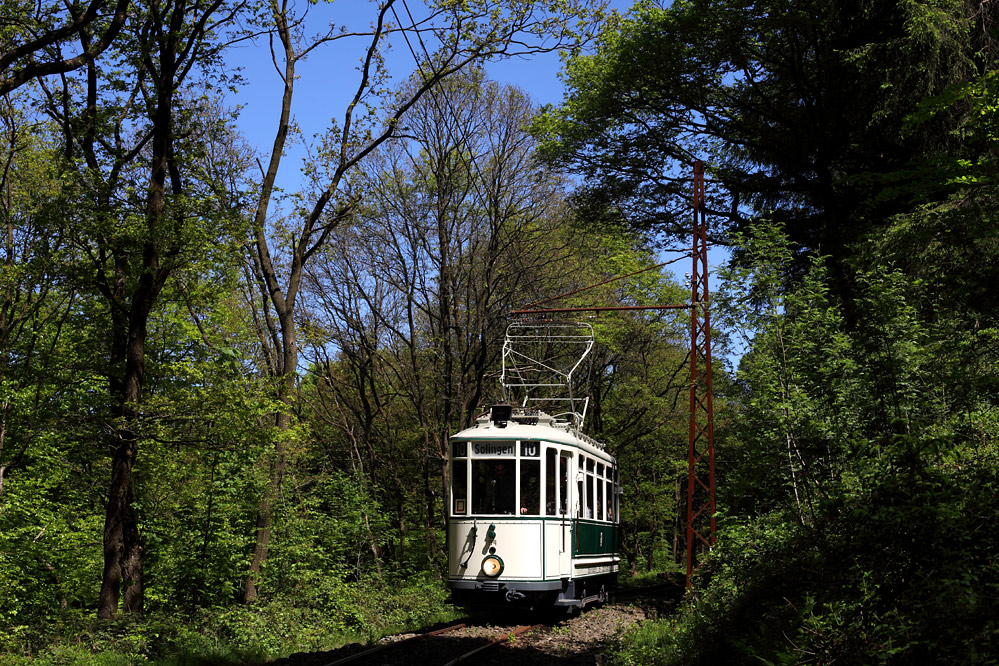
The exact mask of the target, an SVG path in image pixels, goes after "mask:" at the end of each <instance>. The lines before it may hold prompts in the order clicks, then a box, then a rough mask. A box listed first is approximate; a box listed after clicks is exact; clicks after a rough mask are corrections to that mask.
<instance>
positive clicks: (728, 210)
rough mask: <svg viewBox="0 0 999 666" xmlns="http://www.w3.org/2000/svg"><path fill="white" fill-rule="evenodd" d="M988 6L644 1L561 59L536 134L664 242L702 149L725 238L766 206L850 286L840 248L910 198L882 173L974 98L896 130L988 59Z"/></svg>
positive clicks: (927, 146)
mask: <svg viewBox="0 0 999 666" xmlns="http://www.w3.org/2000/svg"><path fill="white" fill-rule="evenodd" d="M993 12H994V10H993V9H992V8H991V7H990V6H989V5H988V4H987V3H979V2H965V1H964V0H950V1H948V2H945V3H923V2H916V3H909V2H889V3H885V2H863V1H861V2H852V1H837V2H805V3H794V4H787V3H779V2H763V3H759V2H757V3H747V2H741V1H738V0H736V1H732V2H729V1H727V0H724V1H718V0H692V1H690V2H682V3H674V4H673V5H671V6H670V7H668V8H662V7H660V6H658V5H657V4H656V3H654V2H639V3H638V4H637V5H636V6H635V8H634V9H633V10H632V13H631V14H630V15H629V16H628V17H626V18H620V17H616V18H614V19H613V20H611V21H610V22H608V24H607V26H606V28H605V30H604V32H603V33H602V35H601V38H600V42H599V45H598V48H597V50H596V52H595V53H594V54H592V55H585V54H578V55H575V56H574V57H572V58H571V59H570V60H569V62H568V63H567V66H566V77H567V81H568V86H569V93H568V95H567V98H566V101H565V103H564V104H563V105H562V106H561V107H559V108H557V109H552V110H550V111H549V113H548V114H547V115H546V116H545V117H544V118H543V119H542V120H541V121H539V122H538V123H537V125H536V128H537V131H539V132H541V133H542V134H543V136H545V138H546V152H547V154H548V155H549V157H550V158H551V159H554V160H556V161H558V162H559V163H560V164H565V165H567V166H569V167H571V168H572V169H574V170H575V171H577V172H578V173H580V174H581V175H583V176H584V177H585V178H586V185H587V187H586V190H585V196H582V197H581V199H582V200H583V201H584V202H586V203H588V205H589V206H591V207H592V208H593V209H594V210H598V211H599V210H603V209H605V208H606V207H607V206H612V207H615V208H616V209H618V210H620V211H621V213H622V214H623V215H624V216H625V217H626V219H627V220H628V221H629V222H630V223H631V224H632V225H633V226H634V227H636V228H639V229H654V230H657V231H663V232H665V233H666V234H667V235H668V236H675V235H677V234H680V233H682V232H683V231H684V229H685V226H686V225H684V224H683V223H682V222H683V219H684V217H683V215H684V211H685V210H686V206H687V204H686V202H687V199H688V198H689V195H688V189H689V188H688V185H687V183H686V180H685V177H686V176H687V174H686V171H687V169H689V165H690V163H691V162H692V161H693V159H695V158H701V159H705V160H706V161H707V163H708V164H709V169H710V172H711V176H712V178H714V179H715V180H716V181H717V182H718V183H719V184H720V186H721V187H722V188H723V189H722V190H721V191H719V192H718V193H717V197H716V198H715V199H714V200H713V202H711V207H712V208H713V210H712V211H711V212H712V213H714V214H715V215H716V216H717V217H716V218H715V219H717V220H718V221H720V222H723V225H724V226H723V228H722V229H720V230H719V232H720V233H717V234H716V235H717V236H718V237H719V238H723V237H724V229H725V228H735V229H740V228H745V226H746V224H747V222H748V221H749V220H752V219H753V218H755V217H758V216H765V217H766V218H767V219H769V220H771V221H772V222H774V223H775V224H780V225H782V226H783V228H785V229H786V232H787V234H788V236H789V237H790V239H791V240H792V242H793V243H795V244H796V246H797V247H799V248H802V249H805V250H820V251H821V252H823V253H826V254H829V255H830V269H831V270H832V272H833V276H834V283H837V282H838V283H839V284H840V287H844V284H843V281H844V280H846V273H845V268H844V263H843V262H844V261H845V258H846V256H847V255H848V254H849V252H850V250H849V248H850V247H851V246H852V245H853V244H855V243H856V242H857V241H858V240H860V239H861V238H862V237H863V235H864V233H865V232H867V231H868V230H870V229H872V228H873V227H874V226H876V225H878V224H881V222H882V221H883V220H884V219H885V218H886V217H887V216H889V215H891V214H896V213H900V212H903V211H905V210H908V209H910V208H911V206H912V203H913V202H912V200H911V198H908V197H906V196H903V195H902V193H900V192H895V195H894V196H887V195H888V194H889V193H887V192H885V191H883V185H884V179H885V178H886V177H890V176H891V175H892V174H894V173H895V172H896V171H897V170H899V169H900V168H902V167H903V166H904V165H906V164H908V163H909V162H911V161H912V160H914V159H916V158H919V157H920V156H925V155H928V154H931V153H934V152H939V151H941V150H945V149H946V148H947V146H952V145H954V144H955V142H956V141H958V140H959V139H958V137H956V136H955V135H954V134H950V133H948V132H949V130H951V129H954V128H957V127H959V126H960V124H961V123H962V122H963V121H964V119H966V118H967V117H968V111H969V109H967V108H952V109H949V110H948V113H941V114H939V115H938V116H936V117H935V118H934V119H933V122H927V123H925V124H923V125H922V126H920V127H918V129H914V130H913V131H911V132H908V133H907V134H906V135H905V136H904V137H902V136H901V132H902V129H903V125H904V122H905V119H906V117H907V116H908V115H909V114H911V113H912V112H913V111H915V110H916V108H917V105H918V103H919V102H920V100H922V99H923V98H925V97H926V96H928V95H934V94H940V93H942V92H943V91H944V90H946V89H947V88H948V86H950V85H951V84H954V83H958V82H962V81H968V80H970V79H971V78H973V77H974V76H975V74H976V73H977V72H980V71H981V69H982V68H983V67H984V66H985V65H986V63H987V62H989V61H990V59H991V57H992V55H993V53H994V50H995V46H994V43H993V42H992V41H990V34H991V31H992V30H993V28H992V24H991V19H992V16H993ZM805 263H807V262H804V263H802V264H800V265H799V272H800V270H803V267H804V265H805Z"/></svg>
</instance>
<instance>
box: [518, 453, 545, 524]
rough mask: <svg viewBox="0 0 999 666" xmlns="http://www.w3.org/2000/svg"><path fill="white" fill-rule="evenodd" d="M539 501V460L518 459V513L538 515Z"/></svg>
mask: <svg viewBox="0 0 999 666" xmlns="http://www.w3.org/2000/svg"><path fill="white" fill-rule="evenodd" d="M540 503H541V461H540V460H521V461H520V514H521V515H522V516H536V515H538V507H539V505H540Z"/></svg>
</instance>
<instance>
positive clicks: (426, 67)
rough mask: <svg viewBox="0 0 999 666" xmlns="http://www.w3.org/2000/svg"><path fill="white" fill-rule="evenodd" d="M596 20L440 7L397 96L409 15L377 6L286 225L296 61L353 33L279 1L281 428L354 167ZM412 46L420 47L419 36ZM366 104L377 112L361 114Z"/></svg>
mask: <svg viewBox="0 0 999 666" xmlns="http://www.w3.org/2000/svg"><path fill="white" fill-rule="evenodd" d="M588 16H589V3H588V2H585V1H579V2H571V3H568V4H566V3H561V2H525V3H522V2H505V1H502V0H478V1H477V2H470V3H462V4H461V5H455V4H453V3H441V4H439V5H433V6H432V7H431V14H430V16H429V17H427V18H426V19H421V20H420V21H419V22H414V23H411V24H410V25H409V26H408V27H406V28H405V30H404V31H403V32H404V33H405V36H406V37H409V36H410V35H412V36H413V37H412V38H411V39H415V40H416V41H417V43H419V44H420V45H421V47H423V48H425V46H424V42H423V38H424V36H426V35H430V34H433V35H437V36H439V40H438V41H437V42H436V43H435V44H436V46H437V48H436V50H435V52H434V54H433V55H430V54H429V53H426V52H425V54H424V56H416V58H417V64H418V66H419V69H420V77H419V78H418V80H417V84H416V85H415V86H413V87H412V88H409V89H406V90H405V91H404V92H403V94H401V95H399V96H398V97H395V98H392V97H391V96H390V95H389V94H388V91H387V90H385V89H384V87H383V81H384V79H385V75H386V73H385V70H384V63H383V61H382V53H383V50H384V48H385V46H386V43H385V42H386V38H387V36H388V35H389V34H390V32H392V29H391V27H390V25H389V21H390V19H391V18H396V21H397V23H399V24H400V25H401V24H402V21H401V20H400V19H398V14H397V12H396V10H395V3H394V1H392V0H389V1H388V2H385V3H384V4H383V5H382V6H381V7H380V8H379V10H378V13H377V15H376V18H375V20H374V22H373V27H372V30H371V32H370V33H367V34H366V35H365V36H366V37H367V38H368V40H369V41H368V43H367V47H366V48H365V52H364V56H363V58H362V63H361V67H360V80H359V81H358V87H357V90H356V91H355V93H354V94H353V96H352V98H351V100H350V102H348V104H347V108H346V109H345V110H344V112H343V116H342V118H343V119H342V124H341V125H339V126H334V127H331V128H330V129H329V131H328V132H327V133H326V135H325V136H324V137H323V141H322V150H321V153H320V154H321V159H320V160H318V161H317V163H316V166H317V167H318V168H317V169H315V170H313V171H312V187H311V189H308V190H306V191H304V192H301V193H300V196H301V201H302V202H303V203H301V204H300V205H297V206H296V207H295V209H294V210H293V211H292V212H291V213H290V215H289V218H288V219H282V220H280V223H278V222H277V221H276V220H275V219H274V216H275V212H276V211H275V210H274V209H275V208H276V202H275V198H276V197H275V192H274V186H275V182H276V179H277V175H278V171H279V168H280V166H281V161H282V157H283V154H284V149H285V146H286V142H287V140H288V133H289V129H290V126H291V104H292V100H293V97H294V82H295V70H296V66H297V64H298V63H299V62H300V61H301V60H302V59H303V58H305V57H306V56H307V55H309V54H310V53H311V52H313V51H314V50H315V49H316V48H317V47H318V46H320V45H322V44H323V43H326V42H328V41H331V40H333V39H339V38H342V37H347V36H352V35H350V34H346V35H344V34H337V33H336V32H335V31H333V30H331V31H330V32H329V33H327V34H325V35H322V36H320V37H319V38H317V39H315V40H311V41H310V40H306V39H305V38H304V37H303V35H302V34H301V30H300V25H301V24H300V20H299V19H298V18H297V17H296V16H295V14H294V12H293V10H292V9H291V8H290V7H289V6H288V4H287V3H281V4H277V3H275V4H272V5H271V6H270V12H269V14H268V19H267V20H268V22H269V26H270V29H271V30H272V33H271V34H272V35H273V36H274V37H275V38H276V39H277V41H278V42H279V43H280V49H275V51H274V53H275V67H276V69H277V70H278V72H280V74H281V77H282V80H283V82H284V90H283V93H282V98H281V113H280V119H279V121H278V126H277V128H276V131H275V135H274V142H273V145H272V148H271V152H270V156H269V158H268V160H267V167H266V169H264V170H263V173H262V177H261V181H260V187H259V198H258V201H257V207H256V210H255V212H254V219H253V221H252V235H251V238H250V243H249V244H248V248H249V250H250V256H249V257H248V260H249V264H250V266H252V279H253V280H254V281H255V283H256V284H255V287H256V291H257V293H256V294H255V298H256V299H258V302H259V305H258V306H256V307H257V309H256V312H257V315H258V323H259V330H260V339H261V342H262V345H263V348H264V350H265V351H264V354H263V356H264V358H266V359H267V362H268V366H267V371H268V372H269V373H270V374H271V375H272V376H274V378H275V380H276V382H277V396H278V399H279V402H281V403H283V404H284V405H285V406H286V407H285V408H284V409H282V410H281V411H279V412H278V413H277V414H275V416H274V426H275V428H276V429H277V430H278V431H281V432H288V431H289V430H290V429H291V426H292V421H293V420H292V418H291V414H290V409H291V405H292V402H293V400H294V392H295V384H296V380H297V369H298V357H299V341H298V333H297V328H296V321H295V315H296V312H297V310H296V308H297V304H298V298H299V293H300V289H301V286H302V279H303V275H304V268H305V266H306V264H307V263H308V262H309V261H311V260H312V258H313V257H314V256H315V254H316V253H317V251H319V249H320V248H322V247H323V246H324V244H325V243H326V242H327V241H328V240H329V239H330V235H331V234H332V232H333V231H334V229H336V228H337V226H338V225H339V224H340V223H341V222H342V221H343V220H345V219H347V218H348V217H349V216H350V215H351V214H352V213H353V211H354V210H355V208H356V207H357V206H358V204H359V203H360V202H359V200H358V198H357V197H358V193H357V192H356V191H355V190H354V189H353V187H352V185H351V182H350V175H351V173H352V172H353V171H354V169H356V167H357V166H358V165H359V164H360V163H361V162H362V161H363V160H364V159H365V158H366V157H367V156H368V155H370V154H371V153H372V152H373V151H374V150H375V149H377V148H378V146H380V145H381V144H383V143H384V142H386V141H387V140H389V139H390V138H392V137H393V136H395V135H396V134H397V132H398V127H399V124H400V121H401V119H402V117H403V115H404V114H405V113H406V112H407V111H408V110H409V109H410V108H412V107H413V106H414V105H415V104H416V103H417V102H418V101H419V100H420V99H421V98H422V97H423V96H424V95H426V94H427V93H428V91H430V90H432V89H433V88H434V87H435V86H436V85H438V84H439V83H440V82H441V81H443V80H445V79H447V78H448V77H449V76H451V75H453V74H454V73H456V72H458V71H460V70H462V69H463V68H465V67H466V66H468V65H470V64H473V63H476V62H481V61H483V60H485V59H488V58H498V57H510V56H514V55H526V54H529V53H534V52H538V51H550V50H555V49H558V48H560V46H562V45H564V44H567V43H571V42H574V41H575V40H576V33H575V30H576V29H577V26H576V25H575V23H576V21H579V20H580V19H583V20H585V19H587V18H588ZM410 45H411V47H413V42H410ZM414 55H415V50H414ZM379 104H384V105H385V112H384V114H383V115H382V116H381V118H380V119H379V118H378V116H377V115H376V114H375V113H374V110H375V109H376V108H377V107H378V105H379ZM365 109H367V110H370V111H372V113H370V114H367V115H363V114H361V113H360V112H361V111H362V110H365ZM278 227H280V233H277V228H278ZM282 238H283V239H284V241H283V242H282V240H281V239H282ZM275 442H276V445H275V451H274V455H273V457H272V459H271V461H270V470H271V475H270V481H269V483H268V485H267V488H266V489H265V491H264V493H263V496H262V498H261V501H260V507H259V510H258V513H257V524H256V535H257V538H256V545H255V547H254V552H253V558H252V561H251V564H250V572H249V575H248V576H247V579H246V588H245V589H246V591H245V594H244V599H245V601H247V602H249V601H252V600H254V599H255V598H256V597H257V595H258V592H257V584H256V579H257V577H258V575H259V573H260V570H261V567H262V566H263V563H264V561H265V560H266V559H267V548H268V543H269V540H270V530H271V523H272V517H271V514H272V510H273V502H274V500H275V498H276V497H277V495H278V492H279V489H280V486H281V483H282V479H283V477H284V474H285V470H286V467H287V459H286V449H285V444H284V441H283V439H282V437H277V438H276V439H275Z"/></svg>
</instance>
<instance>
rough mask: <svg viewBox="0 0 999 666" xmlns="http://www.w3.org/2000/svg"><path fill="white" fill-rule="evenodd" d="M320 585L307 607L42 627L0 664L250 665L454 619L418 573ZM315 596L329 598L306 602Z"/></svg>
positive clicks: (212, 610)
mask: <svg viewBox="0 0 999 666" xmlns="http://www.w3.org/2000/svg"><path fill="white" fill-rule="evenodd" d="M330 578H333V580H334V581H335V577H330ZM320 587H321V588H322V589H321V590H318V591H317V592H316V593H315V595H314V596H313V597H312V599H311V601H310V600H309V599H305V598H303V596H302V595H301V594H294V595H289V596H283V597H280V598H277V599H274V600H272V601H270V602H268V603H265V604H260V605H255V606H251V607H241V606H232V605H227V606H203V607H200V608H197V609H193V610H191V611H188V612H177V611H157V612H154V613H151V614H150V615H149V616H148V617H147V618H145V619H138V618H130V619H128V620H124V621H118V622H111V623H106V622H101V623H97V622H94V621H93V620H92V619H89V618H83V617H79V616H78V617H75V618H73V619H72V620H64V621H63V622H61V623H60V624H58V625H57V626H54V627H49V628H47V630H46V632H45V634H44V635H39V636H35V637H34V638H31V639H29V637H22V638H21V640H17V641H9V642H7V643H6V648H7V649H6V650H5V654H3V655H0V666H19V665H20V664H28V663H30V664H40V665H43V666H45V665H48V664H51V665H52V666H55V665H56V664H80V665H81V666H82V665H83V664H87V665H91V664H94V665H100V664H110V665H117V664H132V663H137V662H148V663H152V664H159V665H161V666H200V665H207V664H255V663H263V662H265V661H269V660H272V659H275V658H278V657H283V656H287V655H289V654H291V653H294V652H302V651H318V650H331V649H334V648H337V647H340V646H342V645H344V644H346V643H350V642H357V641H360V642H368V641H372V640H377V639H378V638H380V637H381V636H383V635H387V634H390V633H397V632H400V631H411V630H414V629H419V628H422V627H424V626H429V625H432V624H434V623H437V622H442V621H446V620H451V619H453V618H454V617H456V616H457V612H456V611H455V610H454V609H452V608H451V607H450V606H448V605H447V604H446V597H447V592H446V590H444V588H443V587H442V586H441V585H440V584H439V582H438V581H437V580H436V579H434V578H433V577H430V576H426V575H419V576H414V577H410V578H408V579H406V580H402V579H399V580H395V579H387V580H379V579H366V580H364V581H361V582H359V583H354V584H349V585H345V584H338V583H336V582H334V583H333V584H327V585H320ZM321 595H323V596H325V595H330V598H328V599H324V600H323V601H322V602H321V603H312V602H313V601H317V600H318V598H319V597H320V596H321ZM337 609H340V610H339V611H337Z"/></svg>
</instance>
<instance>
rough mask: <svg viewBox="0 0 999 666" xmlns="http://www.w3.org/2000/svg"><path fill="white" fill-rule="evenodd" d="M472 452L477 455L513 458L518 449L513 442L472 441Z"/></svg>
mask: <svg viewBox="0 0 999 666" xmlns="http://www.w3.org/2000/svg"><path fill="white" fill-rule="evenodd" d="M472 452H473V453H474V454H475V455H477V456H490V457H494V458H513V457H514V455H515V452H516V450H515V449H514V446H513V442H472Z"/></svg>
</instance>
